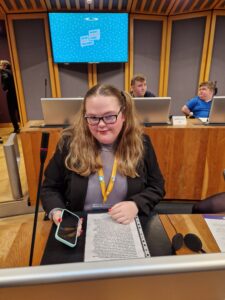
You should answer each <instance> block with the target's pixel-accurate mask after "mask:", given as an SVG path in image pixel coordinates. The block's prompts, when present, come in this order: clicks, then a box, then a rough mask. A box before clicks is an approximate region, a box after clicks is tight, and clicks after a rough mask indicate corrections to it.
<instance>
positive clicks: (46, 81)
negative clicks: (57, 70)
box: [45, 78, 48, 98]
mask: <svg viewBox="0 0 225 300" xmlns="http://www.w3.org/2000/svg"><path fill="white" fill-rule="evenodd" d="M47 83H48V80H47V78H45V98H46V97H47Z"/></svg>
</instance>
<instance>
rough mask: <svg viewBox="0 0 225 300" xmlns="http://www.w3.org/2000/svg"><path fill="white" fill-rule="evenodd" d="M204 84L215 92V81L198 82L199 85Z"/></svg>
mask: <svg viewBox="0 0 225 300" xmlns="http://www.w3.org/2000/svg"><path fill="white" fill-rule="evenodd" d="M203 86H206V87H207V88H208V89H209V90H210V91H212V92H213V93H214V92H215V83H214V82H212V81H203V82H201V83H200V84H199V87H203Z"/></svg>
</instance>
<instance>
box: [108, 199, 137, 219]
mask: <svg viewBox="0 0 225 300" xmlns="http://www.w3.org/2000/svg"><path fill="white" fill-rule="evenodd" d="M137 213H138V208H137V205H136V203H135V202H134V201H122V202H119V203H117V204H115V205H113V207H112V208H110V209H109V215H110V216H111V217H112V219H113V220H115V221H116V222H118V223H122V224H129V223H131V222H132V221H133V220H134V218H135V217H136V215H137Z"/></svg>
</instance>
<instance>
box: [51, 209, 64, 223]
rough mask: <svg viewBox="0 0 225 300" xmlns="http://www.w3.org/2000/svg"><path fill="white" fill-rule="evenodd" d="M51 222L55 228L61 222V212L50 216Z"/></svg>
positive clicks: (58, 211) (55, 212) (57, 211)
mask: <svg viewBox="0 0 225 300" xmlns="http://www.w3.org/2000/svg"><path fill="white" fill-rule="evenodd" d="M52 220H53V222H54V223H55V224H56V226H57V225H58V224H59V223H61V222H62V211H61V210H56V211H54V212H53V214H52Z"/></svg>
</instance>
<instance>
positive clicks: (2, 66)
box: [0, 60, 20, 133]
mask: <svg viewBox="0 0 225 300" xmlns="http://www.w3.org/2000/svg"><path fill="white" fill-rule="evenodd" d="M0 72H1V83H2V88H3V90H4V91H6V98H7V105H8V111H9V116H10V120H11V122H12V124H13V127H14V132H15V133H19V131H20V129H19V124H18V119H19V110H18V104H17V98H16V90H15V84H14V80H13V74H12V71H11V66H10V63H9V62H8V61H7V60H1V61H0Z"/></svg>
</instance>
